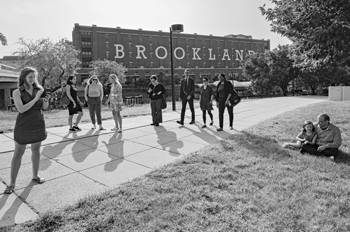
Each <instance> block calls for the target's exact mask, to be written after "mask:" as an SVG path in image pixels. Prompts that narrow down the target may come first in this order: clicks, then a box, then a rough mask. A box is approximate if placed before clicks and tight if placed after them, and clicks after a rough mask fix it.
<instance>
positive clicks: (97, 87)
mask: <svg viewBox="0 0 350 232" xmlns="http://www.w3.org/2000/svg"><path fill="white" fill-rule="evenodd" d="M84 97H85V101H86V102H87V103H88V106H89V113H90V118H91V122H92V129H96V120H95V114H96V117H97V124H98V126H99V128H100V130H104V128H103V127H102V117H101V103H102V100H103V87H102V84H101V83H100V81H99V79H98V78H97V76H96V75H93V76H92V77H91V78H90V79H89V80H88V81H87V86H86V87H85V91H84Z"/></svg>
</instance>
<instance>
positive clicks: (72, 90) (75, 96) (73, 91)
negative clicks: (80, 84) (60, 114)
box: [68, 85, 83, 115]
mask: <svg viewBox="0 0 350 232" xmlns="http://www.w3.org/2000/svg"><path fill="white" fill-rule="evenodd" d="M70 95H71V96H72V98H73V99H74V101H75V108H73V102H72V101H70V102H69V104H68V111H69V115H73V114H77V113H78V112H82V111H83V110H82V108H81V106H80V104H79V102H80V101H78V94H77V90H76V89H75V88H74V87H73V86H72V85H71V86H70Z"/></svg>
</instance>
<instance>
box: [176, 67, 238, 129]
mask: <svg viewBox="0 0 350 232" xmlns="http://www.w3.org/2000/svg"><path fill="white" fill-rule="evenodd" d="M189 73H190V71H189V70H188V69H186V70H185V73H184V75H185V78H184V79H183V80H182V81H181V87H180V98H181V100H182V109H181V118H180V120H179V121H177V123H178V124H180V125H184V119H185V111H186V105H187V102H188V104H189V106H190V110H191V114H192V120H191V121H190V124H194V123H195V112H194V106H193V100H194V91H195V84H194V80H193V79H192V78H190V76H189ZM219 79H220V82H219V83H218V85H217V88H216V92H215V93H214V91H213V89H212V88H211V87H210V85H209V83H208V78H203V86H202V87H201V90H200V100H199V105H200V108H201V110H202V118H203V124H204V125H203V126H202V128H206V127H207V125H206V117H207V116H206V115H207V112H208V115H209V117H210V119H211V122H210V124H209V125H213V124H214V121H213V114H212V112H211V111H212V110H213V103H212V102H213V100H214V99H215V100H216V106H217V108H218V109H219V127H218V128H217V129H216V130H217V131H223V126H224V112H225V108H227V111H228V114H229V126H230V130H233V107H234V106H233V105H232V104H231V102H230V99H231V96H232V95H233V94H234V90H233V85H232V83H231V82H230V81H228V80H226V77H225V74H223V73H221V74H220V75H219Z"/></svg>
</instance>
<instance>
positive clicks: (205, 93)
mask: <svg viewBox="0 0 350 232" xmlns="http://www.w3.org/2000/svg"><path fill="white" fill-rule="evenodd" d="M212 95H213V89H212V88H211V87H210V86H209V85H207V88H206V89H204V85H203V86H202V87H201V99H200V102H199V106H200V108H201V110H207V111H211V110H213V106H212V104H211V103H210V101H211V96H212Z"/></svg>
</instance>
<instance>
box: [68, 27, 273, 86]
mask: <svg viewBox="0 0 350 232" xmlns="http://www.w3.org/2000/svg"><path fill="white" fill-rule="evenodd" d="M72 35H73V45H74V47H75V48H76V49H79V50H80V51H81V53H80V55H79V59H80V60H81V62H82V67H81V69H80V70H78V74H77V79H78V83H81V82H82V81H83V80H84V79H86V78H88V76H89V71H90V69H89V63H90V62H91V61H95V60H99V59H101V60H103V59H108V60H114V61H117V62H120V63H123V65H124V66H126V67H127V68H128V72H127V76H131V77H133V76H134V77H135V78H137V77H139V76H151V75H152V74H155V73H157V72H159V71H160V70H162V71H164V72H165V73H166V74H170V68H171V67H170V42H169V37H170V35H169V32H163V31H144V30H142V29H138V30H135V29H123V28H120V27H115V28H108V27H98V26H96V25H92V26H83V25H79V24H78V23H76V24H75V25H74V28H73V33H72ZM173 49H174V70H175V71H174V72H175V75H181V76H182V74H183V71H184V69H186V68H189V69H190V71H191V74H190V75H191V76H192V77H193V78H195V81H196V82H201V78H203V77H208V78H209V79H210V80H213V78H214V76H215V75H217V74H219V73H225V74H226V76H227V77H231V78H235V79H238V80H241V79H242V77H241V75H242V68H241V66H240V61H241V60H244V59H245V56H246V55H247V54H249V53H263V52H265V50H270V40H263V39H253V38H252V37H251V36H246V35H233V34H231V35H227V36H224V37H222V36H213V35H197V34H185V33H180V34H175V33H174V34H173Z"/></svg>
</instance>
